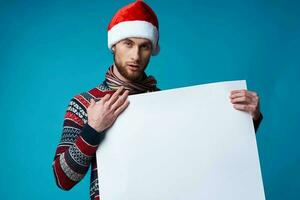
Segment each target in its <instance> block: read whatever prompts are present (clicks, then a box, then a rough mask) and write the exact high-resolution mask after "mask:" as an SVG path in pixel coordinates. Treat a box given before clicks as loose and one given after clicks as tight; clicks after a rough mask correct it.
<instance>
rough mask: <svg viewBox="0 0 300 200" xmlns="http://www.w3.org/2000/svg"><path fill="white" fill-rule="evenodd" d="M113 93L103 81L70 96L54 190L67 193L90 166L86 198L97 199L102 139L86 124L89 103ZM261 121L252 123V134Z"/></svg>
mask: <svg viewBox="0 0 300 200" xmlns="http://www.w3.org/2000/svg"><path fill="white" fill-rule="evenodd" d="M113 92H114V91H113V90H112V89H110V88H109V87H108V85H107V84H105V82H103V83H102V84H101V85H99V86H97V87H95V88H93V89H91V90H89V91H88V92H84V93H81V94H79V95H76V96H74V97H73V98H72V99H71V101H70V103H69V105H68V108H67V111H66V114H65V117H64V123H63V131H62V136H61V140H60V143H59V144H58V146H57V149H56V153H55V157H54V161H53V165H52V166H53V170H54V175H55V179H56V183H57V185H58V187H60V188H62V189H64V190H70V189H71V188H72V187H73V186H74V185H76V184H77V183H78V182H79V181H80V180H81V179H82V178H83V177H84V176H85V174H86V173H87V171H88V169H89V166H90V165H91V178H90V199H91V200H100V196H99V186H98V173H97V163H96V156H95V154H96V151H97V148H98V146H99V144H100V143H101V141H102V140H103V139H104V133H98V132H97V131H96V130H94V129H93V128H92V127H90V126H89V125H88V124H87V108H88V106H89V104H90V103H89V101H90V99H91V98H94V99H95V100H96V101H98V100H100V99H101V98H102V97H104V96H105V95H106V94H112V93H113ZM261 120H262V115H261V117H260V118H259V119H258V120H257V121H254V127H255V131H256V130H257V129H258V126H259V124H260V122H261Z"/></svg>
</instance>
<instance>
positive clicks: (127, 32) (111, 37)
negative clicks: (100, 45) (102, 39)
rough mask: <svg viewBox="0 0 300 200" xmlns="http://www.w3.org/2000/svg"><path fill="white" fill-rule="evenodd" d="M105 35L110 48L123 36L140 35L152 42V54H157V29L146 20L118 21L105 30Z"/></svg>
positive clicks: (123, 37)
mask: <svg viewBox="0 0 300 200" xmlns="http://www.w3.org/2000/svg"><path fill="white" fill-rule="evenodd" d="M107 36H108V48H109V49H110V50H111V48H112V46H113V45H114V44H116V43H117V42H119V41H121V40H123V39H125V38H129V37H140V38H146V39H149V40H150V41H151V42H152V47H153V51H152V55H157V54H158V52H159V45H158V30H157V28H156V27H155V26H154V25H153V24H151V23H149V22H146V21H139V20H137V21H125V22H121V23H118V24H116V25H115V26H113V27H112V28H111V29H110V30H109V31H108V32H107Z"/></svg>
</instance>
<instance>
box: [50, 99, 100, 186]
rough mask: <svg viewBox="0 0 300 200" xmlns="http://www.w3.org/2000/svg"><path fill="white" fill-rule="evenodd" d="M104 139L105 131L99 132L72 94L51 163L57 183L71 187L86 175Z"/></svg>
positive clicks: (83, 107)
mask: <svg viewBox="0 0 300 200" xmlns="http://www.w3.org/2000/svg"><path fill="white" fill-rule="evenodd" d="M103 139H104V133H98V132H97V131H96V130H94V129H93V128H92V127H90V126H89V125H88V124H87V113H86V108H85V106H84V105H83V104H82V103H81V102H80V101H78V100H77V99H75V98H72V100H71V101H70V103H69V105H68V108H67V111H66V114H65V117H64V123H63V130H62V135H61V140H60V143H59V144H58V146H57V149H56V153H55V157H54V161H53V164H52V167H53V171H54V176H55V180H56V184H57V186H58V187H60V188H61V189H64V190H70V189H71V188H72V187H73V186H74V185H76V184H77V183H78V182H79V181H80V180H81V179H82V178H83V177H84V176H85V174H86V173H87V171H88V169H89V166H90V164H91V160H92V158H93V156H95V155H94V154H95V152H96V151H97V148H98V146H99V144H100V142H101V141H102V140H103Z"/></svg>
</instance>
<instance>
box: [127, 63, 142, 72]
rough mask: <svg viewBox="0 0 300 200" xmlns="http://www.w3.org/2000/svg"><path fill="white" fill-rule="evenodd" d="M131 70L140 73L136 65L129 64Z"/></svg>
mask: <svg viewBox="0 0 300 200" xmlns="http://www.w3.org/2000/svg"><path fill="white" fill-rule="evenodd" d="M128 66H129V69H130V70H132V71H138V70H139V69H140V66H139V65H135V64H128Z"/></svg>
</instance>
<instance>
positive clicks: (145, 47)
mask: <svg viewBox="0 0 300 200" xmlns="http://www.w3.org/2000/svg"><path fill="white" fill-rule="evenodd" d="M142 48H143V49H146V50H148V49H150V46H149V45H143V46H142Z"/></svg>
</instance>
